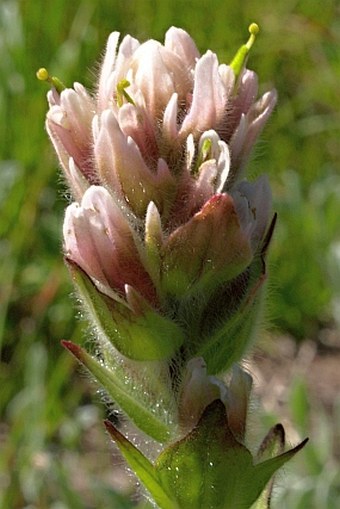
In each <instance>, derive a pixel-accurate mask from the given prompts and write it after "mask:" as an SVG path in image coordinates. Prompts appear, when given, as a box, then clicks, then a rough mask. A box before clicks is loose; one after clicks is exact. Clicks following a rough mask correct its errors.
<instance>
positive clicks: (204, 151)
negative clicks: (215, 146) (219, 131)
mask: <svg viewBox="0 0 340 509" xmlns="http://www.w3.org/2000/svg"><path fill="white" fill-rule="evenodd" d="M211 147H212V142H211V139H210V138H206V139H205V140H204V141H203V143H202V146H201V149H200V151H199V153H198V157H197V161H196V164H195V168H194V169H193V173H197V172H198V170H199V168H200V166H201V164H203V163H204V162H205V161H208V159H211Z"/></svg>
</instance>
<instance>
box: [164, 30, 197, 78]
mask: <svg viewBox="0 0 340 509" xmlns="http://www.w3.org/2000/svg"><path fill="white" fill-rule="evenodd" d="M164 46H165V47H166V48H167V49H169V50H170V51H173V52H174V53H176V54H177V55H178V56H179V57H180V59H181V60H182V61H183V62H184V63H185V65H186V66H187V67H188V68H191V69H194V67H195V65H196V60H198V59H199V57H200V54H199V51H198V49H197V47H196V44H195V42H194V40H193V39H192V38H191V37H190V35H189V34H188V33H187V32H185V30H182V29H181V28H176V27H171V28H169V30H168V31H167V33H166V34H165V40H164Z"/></svg>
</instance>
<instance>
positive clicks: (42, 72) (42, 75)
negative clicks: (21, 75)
mask: <svg viewBox="0 0 340 509" xmlns="http://www.w3.org/2000/svg"><path fill="white" fill-rule="evenodd" d="M36 76H37V78H38V80H40V81H48V80H49V77H50V76H49V74H48V71H47V69H45V67H41V69H39V70H38V71H37V73H36Z"/></svg>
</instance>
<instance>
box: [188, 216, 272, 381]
mask: <svg viewBox="0 0 340 509" xmlns="http://www.w3.org/2000/svg"><path fill="white" fill-rule="evenodd" d="M275 224H276V215H274V217H273V220H272V222H271V224H270V226H269V228H268V232H267V234H266V236H265V238H264V239H263V243H262V246H261V249H260V252H259V253H258V254H257V255H256V256H255V257H254V259H253V261H252V263H251V264H250V266H249V267H248V268H247V270H246V271H245V272H244V273H243V274H241V275H240V276H239V277H238V278H236V279H235V280H234V281H232V282H231V284H230V286H229V287H227V288H226V289H225V290H223V289H222V290H221V291H220V292H218V291H217V292H216V294H215V295H214V296H213V297H212V298H211V299H210V302H209V303H208V304H207V306H206V309H205V311H204V320H203V321H202V328H201V334H200V337H201V342H200V343H199V344H198V345H197V350H195V351H193V352H192V354H193V356H195V357H196V356H197V357H203V358H204V360H205V362H206V364H207V371H208V373H209V374H210V375H215V374H218V373H221V372H223V371H226V370H227V369H229V368H230V367H231V366H232V364H234V363H236V362H238V361H239V360H240V359H241V358H242V357H243V355H244V354H245V352H246V350H247V348H248V347H249V344H250V343H251V341H252V339H253V336H254V333H255V331H256V328H257V326H258V323H259V321H260V319H261V317H262V303H263V296H264V283H265V281H266V278H267V276H266V263H265V257H266V254H267V250H268V247H269V244H270V240H271V237H272V234H273V231H274V228H275ZM238 294H239V295H238ZM237 295H238V297H236V298H235V296H237ZM230 296H233V298H234V301H235V302H234V303H233V302H232V301H231V299H230ZM228 299H229V302H231V304H230V306H229V308H228V307H227V308H226V306H225V302H226V300H228Z"/></svg>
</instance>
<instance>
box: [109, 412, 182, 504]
mask: <svg viewBox="0 0 340 509" xmlns="http://www.w3.org/2000/svg"><path fill="white" fill-rule="evenodd" d="M105 426H106V429H107V431H108V432H109V434H110V435H111V437H112V438H113V440H114V441H115V443H116V444H117V446H118V448H119V450H120V452H121V453H122V455H123V456H124V458H125V460H126V462H127V463H128V465H129V466H130V468H131V469H132V470H133V471H134V472H135V474H136V475H137V477H138V478H139V479H140V481H141V482H142V483H143V485H144V486H145V487H146V489H147V490H148V491H149V493H150V494H151V496H152V497H153V499H154V501H155V502H156V503H157V505H158V507H159V508H160V509H180V508H179V507H178V506H177V504H176V502H175V501H174V500H173V499H172V498H171V497H169V496H168V494H167V493H166V492H165V490H164V489H163V487H162V484H161V481H160V479H159V475H158V472H157V471H156V469H155V467H154V466H153V465H152V463H150V461H149V460H148V459H147V458H146V457H145V456H144V455H143V454H142V453H141V452H140V451H139V450H138V449H137V448H136V447H135V446H134V445H133V444H132V443H131V442H129V440H128V439H127V438H125V437H124V435H122V434H121V433H120V432H119V431H118V430H117V429H116V428H115V427H114V426H113V424H112V423H111V422H110V421H105Z"/></svg>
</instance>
